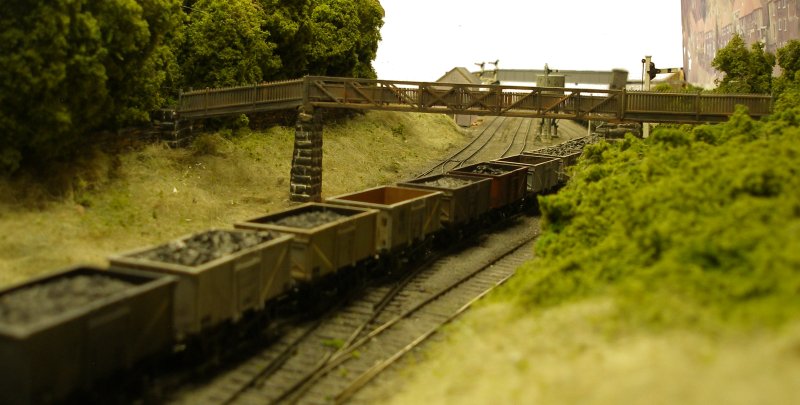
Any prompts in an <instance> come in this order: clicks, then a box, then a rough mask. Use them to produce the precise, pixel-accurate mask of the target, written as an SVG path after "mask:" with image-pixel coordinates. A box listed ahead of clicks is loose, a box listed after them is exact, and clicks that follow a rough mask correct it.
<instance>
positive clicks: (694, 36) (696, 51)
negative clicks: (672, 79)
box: [681, 0, 800, 87]
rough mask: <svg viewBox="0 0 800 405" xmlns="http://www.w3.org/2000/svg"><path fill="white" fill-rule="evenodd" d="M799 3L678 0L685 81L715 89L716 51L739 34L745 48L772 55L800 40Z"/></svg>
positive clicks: (796, 0)
mask: <svg viewBox="0 0 800 405" xmlns="http://www.w3.org/2000/svg"><path fill="white" fill-rule="evenodd" d="M798 14H800V0H681V15H682V20H683V68H684V71H685V72H686V80H687V81H688V82H690V83H692V84H697V85H702V86H706V87H711V86H714V79H716V78H717V77H718V73H717V71H716V70H714V68H712V67H711V61H712V60H713V59H714V55H716V53H717V50H718V49H720V48H722V47H724V46H725V45H726V44H727V43H728V41H729V40H730V39H731V37H732V36H733V34H735V33H738V34H739V35H740V36H741V37H742V39H744V40H745V42H747V43H748V44H752V43H754V42H757V41H758V42H762V43H764V44H766V49H767V51H769V52H771V53H775V51H776V50H777V49H778V48H780V47H782V46H783V45H785V44H786V42H787V41H789V40H790V39H797V38H798V37H800V35H799V34H800V18H798Z"/></svg>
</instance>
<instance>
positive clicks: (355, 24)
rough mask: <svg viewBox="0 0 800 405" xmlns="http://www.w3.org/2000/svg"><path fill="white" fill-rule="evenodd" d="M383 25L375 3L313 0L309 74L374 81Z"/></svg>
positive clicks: (350, 0)
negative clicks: (375, 63) (374, 64)
mask: <svg viewBox="0 0 800 405" xmlns="http://www.w3.org/2000/svg"><path fill="white" fill-rule="evenodd" d="M382 25H383V8H382V7H381V5H380V3H378V2H377V1H376V0H314V1H313V11H312V13H311V32H312V34H313V42H312V45H311V54H310V58H309V59H310V60H309V73H310V74H315V75H329V76H353V77H368V78H374V77H375V71H374V69H373V68H372V61H373V60H374V59H375V55H376V53H377V49H378V42H379V41H380V28H381V26H382Z"/></svg>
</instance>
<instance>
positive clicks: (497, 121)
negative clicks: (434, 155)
mask: <svg viewBox="0 0 800 405" xmlns="http://www.w3.org/2000/svg"><path fill="white" fill-rule="evenodd" d="M506 120H508V118H507V117H492V120H491V121H490V122H488V123H487V124H485V126H484V127H483V128H482V129H481V131H480V132H479V133H478V135H477V136H475V138H474V139H473V140H472V141H470V142H469V143H467V144H466V145H464V147H463V148H461V149H459V150H458V151H456V152H455V153H453V154H452V155H450V156H448V157H447V158H446V159H444V160H442V161H441V162H439V163H437V164H436V165H434V166H433V167H431V168H430V169H428V170H426V171H424V172H422V173H420V174H419V175H417V177H418V178H419V177H424V176H427V175H430V174H442V173H445V172H447V171H449V170H453V169H455V168H458V167H461V166H464V165H465V164H466V163H467V162H468V161H469V160H470V159H472V158H474V157H475V156H477V155H478V154H479V153H481V151H483V150H484V149H485V148H486V147H487V145H489V144H491V143H492V141H493V140H495V138H496V136H497V134H498V131H499V130H500V128H502V127H503V124H504V123H505V122H506Z"/></svg>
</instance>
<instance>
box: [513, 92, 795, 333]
mask: <svg viewBox="0 0 800 405" xmlns="http://www.w3.org/2000/svg"><path fill="white" fill-rule="evenodd" d="M798 99H800V91H799V90H798V89H797V87H795V88H793V89H790V90H788V91H787V92H786V93H785V94H784V96H783V97H782V101H781V102H780V103H779V104H778V106H777V108H776V109H777V113H776V114H775V116H774V117H773V118H772V119H770V120H766V121H765V122H758V121H754V120H752V119H751V118H749V117H748V116H747V115H746V112H745V111H742V110H739V111H738V112H737V114H736V115H735V116H734V117H732V118H731V120H730V121H729V122H728V123H725V124H719V125H703V126H697V127H694V128H690V127H685V128H681V129H676V128H662V129H656V130H655V131H654V133H653V136H652V137H651V138H649V139H647V140H640V139H636V138H633V137H631V136H628V137H627V138H626V139H625V140H624V141H623V142H620V143H617V144H610V143H606V142H601V143H598V144H595V145H591V146H589V147H587V149H586V150H585V152H584V155H583V158H582V159H581V161H580V163H579V165H578V166H577V167H576V169H575V170H574V173H573V174H574V176H573V178H572V179H571V181H570V182H569V184H568V185H567V186H566V187H565V188H564V189H563V190H561V191H560V192H559V193H558V194H556V195H553V196H549V197H544V198H540V204H541V209H542V214H543V217H544V227H545V232H544V233H543V235H542V237H541V239H540V240H539V242H538V244H537V253H538V256H539V257H538V259H537V260H535V261H534V262H532V263H531V264H529V265H527V266H526V267H525V270H524V271H523V272H522V274H521V276H520V277H518V278H517V279H516V280H514V282H513V283H512V286H511V291H512V292H513V293H514V294H518V297H519V300H520V301H521V303H522V304H523V305H524V306H525V307H526V308H541V307H548V306H552V305H556V304H559V303H563V302H567V301H571V300H577V299H585V298H592V297H611V298H612V299H613V300H614V301H615V302H617V303H618V304H619V308H620V312H619V317H620V319H622V320H623V321H624V322H644V323H645V324H650V325H662V326H687V325H691V326H700V327H709V328H715V327H718V326H720V325H726V324H727V325H744V326H754V325H765V324H766V325H777V324H780V323H782V322H784V321H786V320H788V319H792V318H795V319H796V318H797V317H798V316H800V300H798V293H800V192H799V191H798V190H800V126H799V125H800V104H798V103H796V102H795V101H797V100H798Z"/></svg>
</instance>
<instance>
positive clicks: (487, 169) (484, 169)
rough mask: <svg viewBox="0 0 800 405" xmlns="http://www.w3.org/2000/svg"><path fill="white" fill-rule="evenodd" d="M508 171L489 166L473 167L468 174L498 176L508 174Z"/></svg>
mask: <svg viewBox="0 0 800 405" xmlns="http://www.w3.org/2000/svg"><path fill="white" fill-rule="evenodd" d="M509 171H510V170H507V169H504V168H502V167H497V166H489V165H477V166H475V167H474V168H473V169H472V170H471V171H470V172H471V173H477V174H490V175H493V176H498V175H501V174H503V173H508V172H509Z"/></svg>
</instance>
